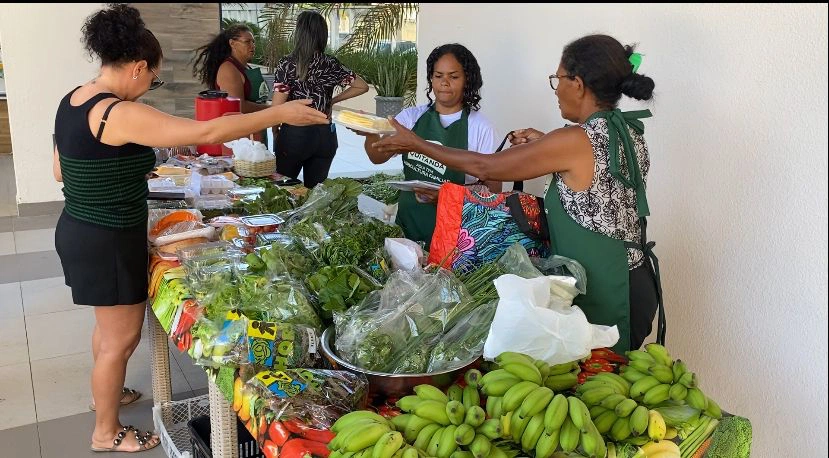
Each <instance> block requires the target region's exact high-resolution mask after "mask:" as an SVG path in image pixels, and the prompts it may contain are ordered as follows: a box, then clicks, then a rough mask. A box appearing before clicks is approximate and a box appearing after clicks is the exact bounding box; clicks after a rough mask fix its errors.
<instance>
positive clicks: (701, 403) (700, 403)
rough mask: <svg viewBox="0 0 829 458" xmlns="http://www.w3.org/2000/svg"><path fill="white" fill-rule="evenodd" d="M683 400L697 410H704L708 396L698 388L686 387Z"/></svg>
mask: <svg viewBox="0 0 829 458" xmlns="http://www.w3.org/2000/svg"><path fill="white" fill-rule="evenodd" d="M683 386H684V385H683ZM685 402H686V403H687V404H688V405H689V406H691V407H693V408H695V409H697V410H705V409H706V408H707V407H708V398H707V397H706V396H705V394H703V392H702V391H701V390H700V389H699V388H688V393H687V394H686V395H685Z"/></svg>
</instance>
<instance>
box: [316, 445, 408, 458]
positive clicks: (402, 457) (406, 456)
mask: <svg viewBox="0 0 829 458" xmlns="http://www.w3.org/2000/svg"><path fill="white" fill-rule="evenodd" d="M418 457H419V455H418V453H417V449H416V448H414V447H406V450H404V451H403V455H402V456H401V457H400V458H418ZM328 458H331V457H328Z"/></svg>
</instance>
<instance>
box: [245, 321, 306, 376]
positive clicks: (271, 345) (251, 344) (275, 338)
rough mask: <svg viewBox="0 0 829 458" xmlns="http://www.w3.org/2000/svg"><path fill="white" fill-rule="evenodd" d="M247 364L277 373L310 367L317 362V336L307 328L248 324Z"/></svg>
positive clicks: (260, 322) (286, 324) (272, 324)
mask: <svg viewBox="0 0 829 458" xmlns="http://www.w3.org/2000/svg"><path fill="white" fill-rule="evenodd" d="M247 345H248V362H249V363H251V364H253V365H256V366H260V367H268V368H273V369H276V370H285V369H291V368H297V367H313V366H314V365H316V363H317V362H318V361H319V358H320V354H319V333H318V332H317V330H315V329H313V328H310V327H308V326H302V325H298V324H291V323H279V322H272V321H250V322H249V323H248V329H247Z"/></svg>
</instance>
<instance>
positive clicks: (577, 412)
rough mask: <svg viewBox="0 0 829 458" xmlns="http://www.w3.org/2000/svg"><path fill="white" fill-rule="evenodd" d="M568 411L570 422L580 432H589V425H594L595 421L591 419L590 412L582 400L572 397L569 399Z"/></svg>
mask: <svg viewBox="0 0 829 458" xmlns="http://www.w3.org/2000/svg"><path fill="white" fill-rule="evenodd" d="M567 405H568V411H569V414H570V421H572V422H573V425H575V426H576V428H577V429H578V430H579V431H582V432H584V431H587V425H588V423H590V424H592V423H593V420H592V419H591V418H590V411H589V410H588V409H587V406H586V405H584V403H583V402H582V401H581V399H579V398H577V397H575V396H570V397H569V398H567Z"/></svg>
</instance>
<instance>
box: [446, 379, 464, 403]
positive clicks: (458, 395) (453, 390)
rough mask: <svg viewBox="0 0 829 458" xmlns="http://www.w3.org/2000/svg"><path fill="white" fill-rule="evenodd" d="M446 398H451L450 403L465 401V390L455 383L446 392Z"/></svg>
mask: <svg viewBox="0 0 829 458" xmlns="http://www.w3.org/2000/svg"><path fill="white" fill-rule="evenodd" d="M446 397H448V398H449V400H450V401H463V388H461V386H460V385H458V384H457V383H453V384H452V386H450V387H449V388H448V389H447V390H446Z"/></svg>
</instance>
